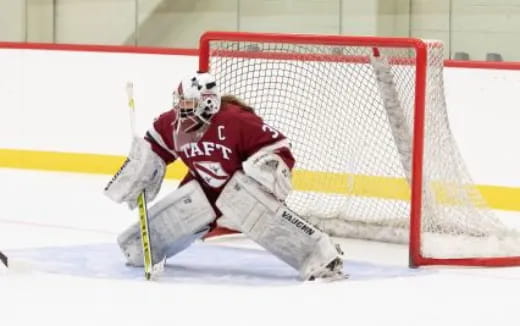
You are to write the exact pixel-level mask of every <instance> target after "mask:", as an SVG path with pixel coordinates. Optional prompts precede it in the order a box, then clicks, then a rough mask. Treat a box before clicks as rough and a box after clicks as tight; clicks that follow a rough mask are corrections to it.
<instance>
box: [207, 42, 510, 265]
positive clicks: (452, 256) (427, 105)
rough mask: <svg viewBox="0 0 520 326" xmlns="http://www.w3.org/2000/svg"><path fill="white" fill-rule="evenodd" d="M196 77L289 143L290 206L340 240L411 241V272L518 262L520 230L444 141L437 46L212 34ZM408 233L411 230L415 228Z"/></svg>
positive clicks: (447, 130)
mask: <svg viewBox="0 0 520 326" xmlns="http://www.w3.org/2000/svg"><path fill="white" fill-rule="evenodd" d="M200 46H201V53H200V69H201V70H202V71H206V70H208V69H209V71H211V72H212V73H213V74H215V76H216V78H217V80H218V82H219V84H220V87H221V90H222V92H223V93H229V94H233V95H236V96H238V97H240V98H241V99H243V100H244V101H245V102H247V103H248V104H250V105H251V106H252V107H254V108H255V110H256V112H257V113H258V114H259V115H261V116H262V117H263V118H264V120H265V121H266V122H267V123H268V124H270V125H271V126H273V127H275V128H277V129H279V130H280V131H282V132H283V133H284V134H285V135H286V136H287V137H288V138H289V140H290V142H291V144H292V149H293V152H294V154H295V157H296V160H297V163H296V166H295V170H294V172H293V183H294V187H295V191H294V192H293V193H292V194H291V195H290V196H289V198H288V200H287V204H288V206H289V207H290V208H292V209H293V210H295V211H296V212H297V213H299V214H300V215H302V216H303V217H305V218H307V219H308V220H309V221H311V222H312V223H314V224H315V225H317V226H318V227H320V228H321V229H322V230H324V231H326V232H328V233H330V234H332V235H335V236H340V237H349V238H350V237H353V238H363V239H370V240H379V241H387V242H399V243H405V242H409V243H410V257H411V261H410V264H411V265H412V266H416V265H425V264H462V265H490V266H494V265H515V264H520V257H519V256H520V233H519V230H516V229H514V228H512V227H510V226H506V225H504V224H503V223H502V222H501V220H500V219H498V218H497V217H495V216H494V215H493V214H492V211H491V210H490V209H489V208H488V207H487V205H486V203H485V200H484V199H483V197H482V196H481V194H480V192H479V191H478V189H477V187H476V186H475V185H474V184H473V182H472V180H471V178H470V176H469V174H468V173H467V170H466V168H465V164H464V161H463V159H462V157H461V155H460V154H459V150H458V148H457V145H456V143H455V141H454V138H453V136H452V134H451V131H450V127H449V123H448V116H447V110H446V103H445V98H444V90H443V46H442V43H440V42H438V41H421V40H418V39H404V38H378V37H342V36H312V35H281V34H257V33H233V32H225V33H219V32H209V33H206V34H205V35H203V37H202V38H201V44H200ZM410 228H411V231H410Z"/></svg>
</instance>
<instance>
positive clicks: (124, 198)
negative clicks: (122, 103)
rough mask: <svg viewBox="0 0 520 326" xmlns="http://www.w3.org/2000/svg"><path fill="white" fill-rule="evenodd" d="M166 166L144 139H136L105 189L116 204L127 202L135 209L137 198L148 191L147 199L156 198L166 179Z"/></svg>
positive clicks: (106, 193)
mask: <svg viewBox="0 0 520 326" xmlns="http://www.w3.org/2000/svg"><path fill="white" fill-rule="evenodd" d="M165 171H166V165H165V163H164V161H163V160H162V159H161V158H160V157H159V156H158V155H157V154H156V153H155V152H154V151H152V149H151V146H150V144H149V143H148V142H147V141H146V140H144V139H142V138H134V140H133V142H132V147H131V149H130V153H129V154H128V158H127V159H126V161H125V162H124V163H123V165H122V166H121V168H120V169H119V171H117V173H116V174H115V175H114V176H113V177H112V180H110V182H109V183H108V184H107V186H106V187H105V189H104V193H105V195H106V196H107V197H108V198H110V199H112V200H113V201H115V202H116V203H122V202H126V203H128V206H129V207H130V208H131V209H133V208H135V207H136V205H137V202H136V201H137V197H138V196H139V194H140V193H141V192H142V191H143V190H146V199H147V200H148V201H151V200H153V199H154V198H155V196H156V195H157V193H158V192H159V190H160V189H161V184H162V181H163V178H164V173H165Z"/></svg>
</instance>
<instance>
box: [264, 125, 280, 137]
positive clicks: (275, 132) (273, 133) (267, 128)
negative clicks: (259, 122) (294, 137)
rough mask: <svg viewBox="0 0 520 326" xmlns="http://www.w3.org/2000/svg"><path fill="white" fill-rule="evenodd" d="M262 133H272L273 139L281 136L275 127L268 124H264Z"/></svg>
mask: <svg viewBox="0 0 520 326" xmlns="http://www.w3.org/2000/svg"><path fill="white" fill-rule="evenodd" d="M262 131H267V132H270V133H271V137H273V138H277V137H278V136H279V135H280V133H279V132H278V131H276V130H274V128H273V127H271V126H268V125H266V124H264V125H263V126H262Z"/></svg>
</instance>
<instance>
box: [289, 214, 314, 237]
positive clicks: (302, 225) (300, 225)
mask: <svg viewBox="0 0 520 326" xmlns="http://www.w3.org/2000/svg"><path fill="white" fill-rule="evenodd" d="M282 218H283V219H285V220H287V221H288V222H289V223H291V224H294V226H296V227H297V228H299V229H300V230H302V231H303V232H305V233H307V234H308V235H313V234H314V232H315V230H314V228H313V227H311V226H310V225H308V224H307V223H305V222H304V221H302V220H301V219H300V218H298V217H297V216H294V215H293V214H291V212H289V211H282Z"/></svg>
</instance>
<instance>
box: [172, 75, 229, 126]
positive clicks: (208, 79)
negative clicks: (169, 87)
mask: <svg viewBox="0 0 520 326" xmlns="http://www.w3.org/2000/svg"><path fill="white" fill-rule="evenodd" d="M173 107H174V109H176V110H177V113H178V115H179V117H180V119H181V120H184V119H188V118H189V119H193V117H197V118H199V119H200V121H202V122H204V123H209V121H210V119H211V117H212V116H213V115H214V114H215V113H217V112H218V110H219V109H220V92H219V90H218V87H217V82H216V80H215V77H213V76H212V75H211V74H209V73H199V72H197V73H196V74H195V75H192V76H189V77H187V78H184V79H183V80H182V81H181V82H180V83H179V86H178V87H177V89H176V90H175V91H174V92H173Z"/></svg>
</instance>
